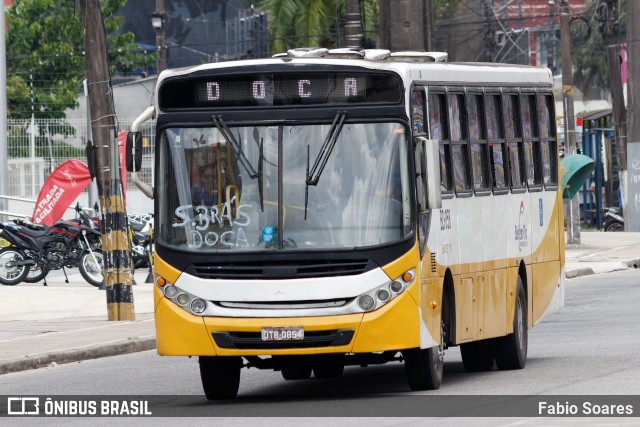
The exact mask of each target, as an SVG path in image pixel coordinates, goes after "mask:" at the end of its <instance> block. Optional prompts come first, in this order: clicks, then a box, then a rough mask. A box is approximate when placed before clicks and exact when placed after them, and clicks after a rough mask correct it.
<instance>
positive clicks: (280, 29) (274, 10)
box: [258, 0, 378, 53]
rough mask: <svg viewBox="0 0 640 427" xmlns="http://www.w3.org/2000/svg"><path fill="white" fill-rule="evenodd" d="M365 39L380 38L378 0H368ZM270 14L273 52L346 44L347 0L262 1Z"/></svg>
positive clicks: (364, 3)
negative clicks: (345, 14)
mask: <svg viewBox="0 0 640 427" xmlns="http://www.w3.org/2000/svg"><path fill="white" fill-rule="evenodd" d="M363 5H364V8H363V9H364V11H363V12H364V13H363V14H364V22H363V29H364V30H365V31H366V33H365V38H369V39H373V40H375V39H377V38H378V37H377V31H378V0H365V1H364V2H363ZM258 8H259V9H262V10H266V11H268V13H269V28H270V29H271V31H270V34H269V37H270V38H271V52H272V53H278V52H285V51H286V50H287V49H291V48H295V47H327V48H333V47H338V46H342V47H344V45H345V43H344V0H260V1H259V2H258Z"/></svg>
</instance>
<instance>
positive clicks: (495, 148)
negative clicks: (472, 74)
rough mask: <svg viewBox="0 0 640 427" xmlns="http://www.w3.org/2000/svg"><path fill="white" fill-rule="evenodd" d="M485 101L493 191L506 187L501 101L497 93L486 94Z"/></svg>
mask: <svg viewBox="0 0 640 427" xmlns="http://www.w3.org/2000/svg"><path fill="white" fill-rule="evenodd" d="M485 102H486V104H485V108H486V113H487V114H486V120H487V142H488V146H489V160H490V161H491V177H492V178H493V189H494V191H495V190H498V191H499V190H504V189H506V188H507V181H506V177H505V163H504V161H505V158H506V155H505V143H504V126H503V120H502V102H501V98H500V95H499V94H487V95H486V97H485Z"/></svg>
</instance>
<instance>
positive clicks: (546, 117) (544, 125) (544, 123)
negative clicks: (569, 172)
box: [537, 94, 558, 190]
mask: <svg viewBox="0 0 640 427" xmlns="http://www.w3.org/2000/svg"><path fill="white" fill-rule="evenodd" d="M537 98H538V124H539V129H540V148H541V150H540V151H541V161H542V179H543V182H544V185H545V187H546V186H550V187H553V189H554V190H555V186H557V185H558V173H557V170H558V169H557V154H556V131H555V119H554V109H553V108H554V107H553V97H552V96H551V95H550V94H538V96H537Z"/></svg>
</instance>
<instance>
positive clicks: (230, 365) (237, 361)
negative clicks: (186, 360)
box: [198, 356, 242, 400]
mask: <svg viewBox="0 0 640 427" xmlns="http://www.w3.org/2000/svg"><path fill="white" fill-rule="evenodd" d="M198 362H199V363H200V379H201V380H202V388H203V389H204V395H205V396H206V397H207V399H209V400H221V399H234V398H235V397H236V396H237V395H238V388H239V387H240V368H242V358H240V357H239V356H200V357H199V358H198Z"/></svg>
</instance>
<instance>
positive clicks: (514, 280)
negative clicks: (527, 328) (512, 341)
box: [505, 267, 518, 334]
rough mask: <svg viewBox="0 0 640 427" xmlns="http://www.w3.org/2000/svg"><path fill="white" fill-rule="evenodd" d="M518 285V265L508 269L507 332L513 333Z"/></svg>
mask: <svg viewBox="0 0 640 427" xmlns="http://www.w3.org/2000/svg"><path fill="white" fill-rule="evenodd" d="M517 286H518V267H511V268H508V269H507V292H506V295H505V296H506V306H507V313H506V319H505V320H506V322H505V323H506V325H505V326H506V327H507V334H512V333H513V318H514V315H515V307H516V288H517Z"/></svg>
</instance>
